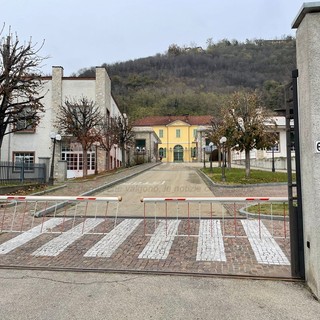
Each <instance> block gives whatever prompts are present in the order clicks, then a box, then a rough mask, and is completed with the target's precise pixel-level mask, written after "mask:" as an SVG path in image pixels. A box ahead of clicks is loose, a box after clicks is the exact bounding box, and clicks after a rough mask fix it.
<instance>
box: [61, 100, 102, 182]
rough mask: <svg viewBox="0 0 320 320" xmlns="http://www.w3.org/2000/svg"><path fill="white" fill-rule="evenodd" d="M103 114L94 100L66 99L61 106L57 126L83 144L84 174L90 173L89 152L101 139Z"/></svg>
mask: <svg viewBox="0 0 320 320" xmlns="http://www.w3.org/2000/svg"><path fill="white" fill-rule="evenodd" d="M101 121H102V115H101V113H100V110H99V108H98V107H97V106H96V105H95V103H94V102H93V101H92V100H89V99H88V98H86V97H82V98H80V99H79V100H76V99H73V100H69V99H66V101H65V103H64V105H61V106H60V107H59V112H58V116H57V126H58V127H59V129H60V130H61V132H62V133H63V134H65V135H72V136H73V137H75V139H76V141H77V142H78V143H80V144H81V146H82V151H83V176H84V177H85V176H87V174H88V163H87V153H88V150H89V149H90V147H91V146H92V144H93V143H94V142H97V141H99V139H100V132H99V127H100V126H101Z"/></svg>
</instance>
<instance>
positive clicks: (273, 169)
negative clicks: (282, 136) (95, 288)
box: [271, 142, 277, 172]
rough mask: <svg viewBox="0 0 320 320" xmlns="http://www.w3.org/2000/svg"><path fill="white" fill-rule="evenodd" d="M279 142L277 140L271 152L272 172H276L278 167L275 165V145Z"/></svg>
mask: <svg viewBox="0 0 320 320" xmlns="http://www.w3.org/2000/svg"><path fill="white" fill-rule="evenodd" d="M276 143H277V142H275V143H274V144H273V145H272V149H271V152H272V172H275V171H276V168H275V166H274V147H275V145H276Z"/></svg>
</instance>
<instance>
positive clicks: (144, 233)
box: [143, 202, 146, 236]
mask: <svg viewBox="0 0 320 320" xmlns="http://www.w3.org/2000/svg"><path fill="white" fill-rule="evenodd" d="M143 235H144V236H145V235H146V203H145V202H143Z"/></svg>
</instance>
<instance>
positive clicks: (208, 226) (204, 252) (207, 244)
mask: <svg viewBox="0 0 320 320" xmlns="http://www.w3.org/2000/svg"><path fill="white" fill-rule="evenodd" d="M196 260H197V261H227V259H226V254H225V251H224V244H223V237H222V231H221V223H220V221H219V220H213V221H212V220H211V221H210V220H201V221H200V225H199V237H198V248H197V258H196Z"/></svg>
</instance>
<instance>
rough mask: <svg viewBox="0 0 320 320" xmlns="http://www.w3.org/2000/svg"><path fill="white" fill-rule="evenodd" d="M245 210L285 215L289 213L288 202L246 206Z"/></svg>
mask: <svg viewBox="0 0 320 320" xmlns="http://www.w3.org/2000/svg"><path fill="white" fill-rule="evenodd" d="M245 211H247V212H249V213H254V214H259V213H260V214H263V215H271V213H272V215H274V216H284V215H288V214H289V207H288V204H287V203H272V204H271V203H262V204H256V205H253V206H250V207H247V208H245Z"/></svg>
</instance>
